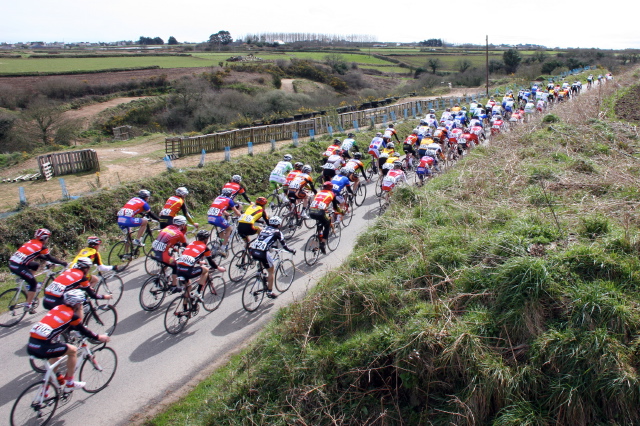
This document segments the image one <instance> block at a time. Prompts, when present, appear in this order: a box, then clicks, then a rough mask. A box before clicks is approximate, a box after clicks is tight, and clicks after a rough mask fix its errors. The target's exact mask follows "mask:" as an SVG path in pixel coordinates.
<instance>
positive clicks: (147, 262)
mask: <svg viewBox="0 0 640 426" xmlns="http://www.w3.org/2000/svg"><path fill="white" fill-rule="evenodd" d="M144 270H145V272H146V273H147V274H149V275H158V274H159V273H160V271H162V265H161V264H160V262H158V261H157V260H155V259H154V258H153V257H151V256H145V257H144Z"/></svg>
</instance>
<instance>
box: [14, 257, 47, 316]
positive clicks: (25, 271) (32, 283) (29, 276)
mask: <svg viewBox="0 0 640 426" xmlns="http://www.w3.org/2000/svg"><path fill="white" fill-rule="evenodd" d="M39 266H40V264H39V263H38V262H29V264H27V265H15V264H13V263H9V270H10V271H11V272H12V273H13V274H15V275H17V276H18V277H20V278H22V279H23V280H24V281H25V282H26V283H27V285H28V286H29V287H28V289H27V301H26V303H27V306H29V305H30V304H31V303H32V302H33V299H35V297H36V288H37V287H38V282H37V281H36V277H35V276H34V275H33V272H32V271H35V270H37V269H38V267H39Z"/></svg>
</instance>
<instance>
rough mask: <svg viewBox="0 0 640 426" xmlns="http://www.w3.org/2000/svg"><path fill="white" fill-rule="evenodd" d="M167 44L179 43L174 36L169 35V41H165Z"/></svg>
mask: <svg viewBox="0 0 640 426" xmlns="http://www.w3.org/2000/svg"><path fill="white" fill-rule="evenodd" d="M167 44H168V45H176V44H179V43H178V40H176V38H175V37H174V36H171V37H169V41H168V42H167Z"/></svg>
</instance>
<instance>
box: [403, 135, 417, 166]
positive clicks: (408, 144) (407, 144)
mask: <svg viewBox="0 0 640 426" xmlns="http://www.w3.org/2000/svg"><path fill="white" fill-rule="evenodd" d="M418 132H419V130H418V129H413V130H412V131H411V134H410V135H409V136H407V138H406V139H405V140H404V142H403V144H402V149H403V151H404V154H405V156H406V157H407V165H408V166H409V167H410V168H411V167H413V159H414V158H415V157H416V151H415V149H414V148H413V146H414V145H416V144H417V143H418Z"/></svg>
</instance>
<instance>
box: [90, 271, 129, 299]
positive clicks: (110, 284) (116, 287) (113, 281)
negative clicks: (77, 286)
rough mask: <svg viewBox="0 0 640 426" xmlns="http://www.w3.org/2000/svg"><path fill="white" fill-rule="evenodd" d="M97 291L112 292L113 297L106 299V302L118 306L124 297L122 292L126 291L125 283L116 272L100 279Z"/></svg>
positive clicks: (101, 292) (99, 292)
mask: <svg viewBox="0 0 640 426" xmlns="http://www.w3.org/2000/svg"><path fill="white" fill-rule="evenodd" d="M96 293H98V294H110V295H111V299H110V300H106V301H105V302H106V303H107V304H109V305H111V306H116V305H117V304H118V302H119V301H120V299H122V293H124V283H123V282H122V278H120V277H119V276H117V275H115V274H114V275H111V276H110V277H105V276H103V277H102V278H101V279H100V281H98V285H97V286H96Z"/></svg>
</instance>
